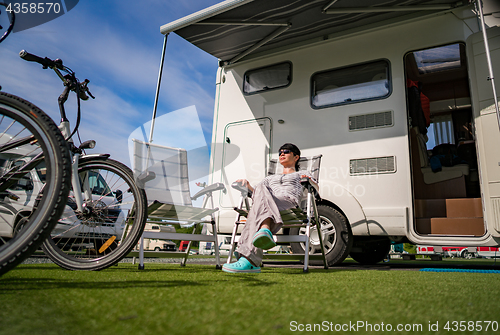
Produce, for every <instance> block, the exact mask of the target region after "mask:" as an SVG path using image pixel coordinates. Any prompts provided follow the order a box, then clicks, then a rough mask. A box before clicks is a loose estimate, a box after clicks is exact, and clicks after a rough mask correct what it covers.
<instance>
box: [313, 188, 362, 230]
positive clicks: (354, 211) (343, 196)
mask: <svg viewBox="0 0 500 335" xmlns="http://www.w3.org/2000/svg"><path fill="white" fill-rule="evenodd" d="M320 187H321V188H320V195H321V201H319V202H318V203H317V204H318V205H320V204H321V205H327V206H330V207H333V208H335V209H336V210H337V211H339V212H340V213H342V214H343V215H344V216H345V218H346V219H347V222H348V224H349V225H350V227H351V231H352V234H353V235H370V233H369V230H368V224H367V221H366V216H365V213H364V211H363V208H362V207H361V205H360V203H359V202H358V200H357V199H356V198H355V197H354V195H352V194H351V192H349V191H348V190H347V189H346V188H344V187H343V186H341V185H339V184H337V183H334V182H328V181H325V182H322V183H321V186H320ZM339 190H340V192H339Z"/></svg>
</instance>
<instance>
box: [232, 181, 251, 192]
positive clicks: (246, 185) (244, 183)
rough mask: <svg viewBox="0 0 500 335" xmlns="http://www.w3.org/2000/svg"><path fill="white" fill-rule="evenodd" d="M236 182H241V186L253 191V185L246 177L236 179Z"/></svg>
mask: <svg viewBox="0 0 500 335" xmlns="http://www.w3.org/2000/svg"><path fill="white" fill-rule="evenodd" d="M236 182H237V183H240V184H241V186H243V187H246V188H247V189H248V190H249V191H250V192H252V193H253V187H252V185H250V183H249V182H248V180H246V179H238V180H236Z"/></svg>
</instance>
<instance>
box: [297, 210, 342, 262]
mask: <svg viewBox="0 0 500 335" xmlns="http://www.w3.org/2000/svg"><path fill="white" fill-rule="evenodd" d="M318 215H319V221H320V225H321V232H322V234H323V245H324V247H325V252H326V260H327V262H328V265H329V266H333V265H336V264H340V263H342V262H343V261H344V259H345V258H346V257H347V255H348V254H349V251H350V249H351V245H352V233H351V227H350V226H349V224H348V223H347V219H346V217H345V216H344V215H343V214H341V213H340V212H339V211H337V210H336V209H335V208H333V207H330V206H326V205H319V206H318ZM305 233H306V228H305V227H302V228H292V229H290V235H297V234H300V235H303V234H305ZM290 246H291V248H292V252H293V253H298V254H301V253H302V254H303V253H304V243H291V244H290ZM309 253H310V254H321V249H320V243H319V238H318V232H317V230H316V227H312V228H311V240H310V243H309ZM311 264H314V265H322V264H323V262H322V261H311Z"/></svg>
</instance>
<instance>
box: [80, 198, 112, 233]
mask: <svg viewBox="0 0 500 335" xmlns="http://www.w3.org/2000/svg"><path fill="white" fill-rule="evenodd" d="M77 216H78V219H80V221H81V222H82V224H83V225H86V226H88V227H97V226H101V225H102V224H104V223H105V222H106V218H107V217H108V208H107V205H106V204H105V203H104V202H102V201H101V200H95V201H87V202H85V205H84V212H83V213H79V214H77Z"/></svg>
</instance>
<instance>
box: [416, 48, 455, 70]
mask: <svg viewBox="0 0 500 335" xmlns="http://www.w3.org/2000/svg"><path fill="white" fill-rule="evenodd" d="M462 48H463V46H462ZM413 57H414V58H415V62H416V63H417V67H418V72H419V73H420V74H425V73H433V72H438V71H445V70H452V69H457V68H459V67H460V66H461V60H460V44H452V45H446V46H443V47H438V48H432V49H427V50H422V51H415V52H414V53H413Z"/></svg>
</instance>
